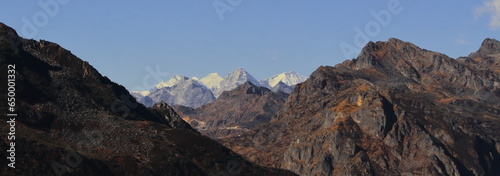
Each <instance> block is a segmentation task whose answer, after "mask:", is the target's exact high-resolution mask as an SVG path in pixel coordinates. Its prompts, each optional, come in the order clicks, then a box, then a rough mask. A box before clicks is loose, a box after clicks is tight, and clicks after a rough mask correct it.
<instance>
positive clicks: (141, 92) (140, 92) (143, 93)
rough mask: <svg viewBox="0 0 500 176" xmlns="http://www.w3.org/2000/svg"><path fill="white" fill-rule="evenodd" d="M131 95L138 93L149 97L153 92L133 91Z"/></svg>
mask: <svg viewBox="0 0 500 176" xmlns="http://www.w3.org/2000/svg"><path fill="white" fill-rule="evenodd" d="M131 93H136V94H139V95H142V96H148V95H149V94H150V93H151V92H150V91H149V90H146V91H131Z"/></svg>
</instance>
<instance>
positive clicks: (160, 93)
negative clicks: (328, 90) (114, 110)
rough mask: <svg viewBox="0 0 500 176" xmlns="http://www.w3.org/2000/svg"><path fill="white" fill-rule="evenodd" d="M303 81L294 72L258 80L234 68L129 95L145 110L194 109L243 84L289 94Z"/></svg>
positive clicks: (175, 79)
mask: <svg viewBox="0 0 500 176" xmlns="http://www.w3.org/2000/svg"><path fill="white" fill-rule="evenodd" d="M306 79H307V78H306V77H304V76H301V75H299V74H298V73H297V72H295V71H289V72H285V73H281V74H278V75H275V76H273V77H270V78H267V79H265V80H261V81H257V79H255V78H254V77H253V76H252V75H251V74H250V73H248V72H247V71H246V70H245V69H243V68H237V69H236V70H234V71H233V72H231V73H229V74H227V75H226V76H225V77H224V78H222V77H221V76H219V74H218V73H210V74H208V75H207V76H205V77H203V78H201V79H198V78H196V77H193V78H188V77H186V76H181V75H174V76H173V77H172V78H171V79H169V80H168V81H161V82H160V83H158V84H157V85H156V86H155V87H154V88H153V89H151V90H148V91H131V94H132V96H134V97H135V98H136V99H137V100H138V101H139V102H140V103H142V104H144V105H146V106H148V107H149V106H151V105H153V104H154V103H159V102H161V101H164V102H166V103H167V104H169V105H181V106H186V107H191V108H197V107H200V106H202V105H204V104H207V103H210V102H212V101H214V100H215V99H216V98H217V97H219V96H220V95H221V94H222V93H223V92H224V91H230V90H233V89H235V88H236V87H238V86H240V85H243V84H244V83H246V82H250V83H251V84H252V85H255V86H258V87H265V88H268V89H270V90H271V91H273V92H279V91H281V92H284V93H287V94H290V93H291V92H292V91H293V89H294V88H295V85H296V84H298V83H301V82H304V81H305V80H306Z"/></svg>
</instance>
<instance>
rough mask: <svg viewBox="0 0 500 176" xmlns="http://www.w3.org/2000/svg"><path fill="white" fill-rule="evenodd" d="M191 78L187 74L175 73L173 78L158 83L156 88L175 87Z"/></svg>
mask: <svg viewBox="0 0 500 176" xmlns="http://www.w3.org/2000/svg"><path fill="white" fill-rule="evenodd" d="M188 79H189V78H188V77H185V76H181V75H174V76H173V77H172V78H170V80H168V81H167V82H164V81H162V82H160V83H158V84H157V85H156V88H157V89H161V88H164V87H173V86H175V85H177V84H179V83H180V82H182V81H186V80H188Z"/></svg>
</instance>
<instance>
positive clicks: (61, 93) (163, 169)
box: [0, 23, 293, 175]
mask: <svg viewBox="0 0 500 176" xmlns="http://www.w3.org/2000/svg"><path fill="white" fill-rule="evenodd" d="M0 64H1V65H2V66H1V70H0V71H1V72H2V73H7V67H6V66H7V64H16V108H17V113H18V117H17V118H16V121H17V123H16V139H15V142H16V164H15V166H16V169H12V168H9V167H8V166H7V162H8V160H6V159H5V158H6V157H7V154H8V153H7V152H1V153H0V157H2V158H4V159H2V160H0V165H1V166H0V175H55V174H56V172H55V171H54V169H53V166H54V164H56V166H58V167H57V168H58V169H68V170H67V171H66V174H68V175H209V174H211V173H219V172H222V171H224V172H228V167H227V164H228V163H233V164H238V165H239V166H241V171H239V172H238V173H239V174H241V175H293V174H291V173H290V172H287V171H282V170H277V169H270V168H266V167H260V166H257V165H255V164H252V163H250V162H248V161H246V160H245V159H244V158H242V157H241V156H239V155H237V154H235V153H234V152H232V151H231V150H229V149H227V148H225V147H223V146H222V145H220V144H218V143H217V142H215V141H213V140H210V139H209V138H208V137H205V136H202V135H201V134H199V133H197V132H196V131H194V130H193V129H192V128H191V127H190V126H189V125H188V124H187V123H185V122H184V121H183V120H182V119H181V118H180V117H179V116H178V115H177V114H176V113H175V112H174V111H173V110H172V108H171V107H169V106H168V105H166V104H157V105H155V106H154V107H153V108H152V109H149V108H146V107H144V106H143V105H140V104H138V103H137V102H136V101H135V100H134V99H133V98H132V97H131V95H130V94H129V93H128V91H127V90H126V89H125V88H124V87H122V86H120V85H118V84H116V83H114V82H112V81H110V80H109V79H108V78H106V77H103V76H102V75H101V74H99V72H98V71H97V70H95V69H94V68H93V67H92V66H91V65H89V64H88V63H87V62H84V61H82V60H80V59H79V58H77V57H76V56H74V55H73V54H71V52H70V51H67V50H65V49H63V48H62V47H60V46H59V45H57V44H55V43H51V42H47V41H39V42H38V41H34V40H27V39H22V38H20V37H19V36H18V35H17V33H16V32H15V31H14V30H13V29H11V28H10V27H8V26H6V25H4V24H3V23H0ZM6 78H7V77H6V76H5V77H4V76H2V77H0V82H1V83H2V84H3V85H7V80H6ZM0 98H1V99H3V100H6V99H7V90H6V86H2V87H1V88H0ZM0 113H2V114H7V109H6V108H2V109H1V110H0ZM8 128H9V127H8V125H7V124H4V125H0V131H2V133H3V132H6V133H7V131H8V130H9V129H8ZM0 139H1V140H0V147H1V148H3V149H8V145H9V142H10V141H9V140H8V139H7V138H6V136H2V137H1V138H0ZM69 156H71V157H69ZM68 158H71V159H76V158H80V159H81V162H77V164H75V165H73V164H74V161H75V160H71V159H70V160H69V161H73V162H72V163H73V164H71V163H69V162H68ZM230 170H232V171H234V168H230Z"/></svg>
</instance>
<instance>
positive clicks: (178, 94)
mask: <svg viewBox="0 0 500 176" xmlns="http://www.w3.org/2000/svg"><path fill="white" fill-rule="evenodd" d="M155 87H156V89H154V90H152V91H151V92H150V91H135V92H132V95H133V96H134V97H135V98H136V99H137V100H138V101H139V102H140V103H142V104H144V105H146V106H148V107H149V106H152V105H153V104H154V103H159V102H161V101H164V102H165V103H167V104H169V105H182V106H187V107H192V108H196V107H199V106H201V105H204V104H206V103H209V102H212V101H214V100H215V97H214V95H213V93H212V91H211V90H210V89H208V88H207V87H206V86H205V85H203V84H202V83H201V82H199V81H198V80H197V79H196V77H194V78H191V79H190V78H188V77H185V76H180V75H175V76H173V77H172V78H171V79H170V80H168V81H167V82H164V81H162V82H160V83H158V84H157V85H156V86H155Z"/></svg>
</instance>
